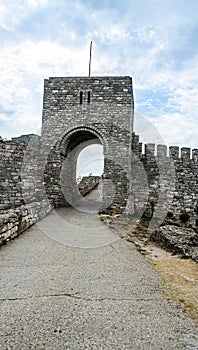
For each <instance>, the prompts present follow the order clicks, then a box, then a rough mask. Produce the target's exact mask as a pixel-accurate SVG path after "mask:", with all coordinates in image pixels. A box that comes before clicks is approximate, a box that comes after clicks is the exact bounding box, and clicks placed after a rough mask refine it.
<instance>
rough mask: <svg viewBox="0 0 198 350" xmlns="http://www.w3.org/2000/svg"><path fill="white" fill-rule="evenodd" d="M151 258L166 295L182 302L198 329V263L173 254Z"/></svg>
mask: <svg viewBox="0 0 198 350" xmlns="http://www.w3.org/2000/svg"><path fill="white" fill-rule="evenodd" d="M149 260H151V261H152V263H153V265H154V267H155V269H156V271H157V272H158V273H159V275H160V277H161V285H162V288H163V289H164V291H165V295H166V296H167V297H168V298H170V299H175V300H177V301H179V302H180V303H181V304H182V306H183V307H184V309H185V310H186V311H187V313H188V315H189V317H190V318H191V319H192V320H193V322H194V324H195V327H196V329H197V330H198V264H197V263H196V262H194V261H192V260H191V259H189V260H186V259H181V258H180V257H179V256H172V255H171V254H170V256H169V257H166V258H165V259H164V258H163V259H162V258H160V256H158V257H157V258H153V257H152V258H151V257H150V258H149Z"/></svg>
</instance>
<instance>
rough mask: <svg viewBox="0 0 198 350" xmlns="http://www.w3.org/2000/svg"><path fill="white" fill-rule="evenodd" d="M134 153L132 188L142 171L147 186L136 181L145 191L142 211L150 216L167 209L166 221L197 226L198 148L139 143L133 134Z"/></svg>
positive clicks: (159, 213)
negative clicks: (145, 177) (144, 174)
mask: <svg viewBox="0 0 198 350" xmlns="http://www.w3.org/2000/svg"><path fill="white" fill-rule="evenodd" d="M144 148H145V149H144ZM133 153H134V156H133V158H134V159H136V166H135V167H136V168H135V171H134V173H135V174H136V175H135V178H136V180H135V179H134V188H135V186H136V182H137V178H140V177H142V176H143V175H142V174H143V173H146V176H147V186H146V185H145V183H143V185H141V182H140V181H139V183H140V184H139V187H140V188H139V192H141V190H142V191H144V190H145V189H146V190H147V192H148V198H147V205H146V207H145V212H144V214H145V215H146V216H148V217H151V216H152V215H153V213H154V212H155V210H156V215H157V217H158V218H159V217H160V215H163V213H165V212H166V216H165V217H164V220H163V221H164V222H166V223H170V224H178V225H183V226H189V227H190V226H193V227H197V226H198V203H197V197H198V196H197V193H198V191H197V190H198V149H193V150H192V151H191V149H190V148H187V147H182V148H181V149H179V147H178V146H170V147H169V148H167V146H166V145H157V146H155V144H147V145H145V146H144V147H142V144H141V143H139V138H138V137H137V135H135V137H134V139H133ZM191 154H192V158H191V157H190V155H191ZM139 163H141V164H142V165H143V170H142V169H140V165H139V169H138V166H137V164H139ZM134 165H135V163H134ZM141 186H142V188H141ZM137 192H138V191H137ZM140 205H141V203H139V206H140ZM142 205H143V203H142Z"/></svg>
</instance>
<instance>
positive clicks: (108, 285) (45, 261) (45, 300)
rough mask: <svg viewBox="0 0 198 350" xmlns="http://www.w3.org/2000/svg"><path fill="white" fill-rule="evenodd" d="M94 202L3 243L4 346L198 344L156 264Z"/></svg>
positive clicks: (74, 348) (0, 309)
mask: <svg viewBox="0 0 198 350" xmlns="http://www.w3.org/2000/svg"><path fill="white" fill-rule="evenodd" d="M91 203H92V204H91V206H89V205H88V206H86V205H85V206H84V208H86V210H84V212H80V211H79V210H74V209H71V208H68V209H67V208H65V209H59V210H57V211H56V212H55V211H53V212H52V213H51V214H50V215H49V216H48V217H46V218H45V219H43V220H42V221H41V222H40V223H39V225H35V226H33V227H31V228H30V229H29V230H27V231H26V232H25V233H24V234H22V235H21V236H20V237H18V238H17V239H16V240H15V241H13V242H10V243H9V244H8V245H7V246H4V247H2V248H1V250H0V266H1V267H0V271H1V281H0V282H1V296H0V318H1V325H0V349H17V350H18V349H19V350H21V349H54V350H59V349H63V350H65V349H70V350H81V349H82V350H84V349H89V350H90V349H91V350H92V349H104V350H108V349H114V350H119V349H120V350H126V349H134V350H138V349H144V350H151V349H152V350H160V349H164V350H165V349H167V350H170V349H171V350H172V349H178V350H182V349H187V350H195V349H198V339H197V338H196V335H195V334H194V332H193V329H192V326H191V323H190V321H189V320H188V319H187V318H186V317H185V314H184V312H183V311H182V309H181V307H180V306H179V305H178V304H177V303H176V302H173V301H168V300H166V299H165V298H164V296H163V292H162V290H161V289H160V286H159V279H158V277H157V275H156V273H155V272H154V270H153V269H152V267H151V265H150V263H149V262H148V261H147V260H146V259H145V258H144V257H143V256H142V255H141V254H140V253H138V252H137V251H136V248H135V246H134V245H133V244H131V243H128V242H126V241H124V240H121V239H119V237H118V236H117V235H116V234H115V233H113V232H112V231H111V230H110V229H108V227H107V226H105V225H104V224H103V223H101V222H100V220H99V219H98V217H97V215H96V214H94V211H93V212H91V211H92V210H91V209H93V207H94V205H93V204H94V203H95V204H96V201H94V200H93V198H92V202H91ZM84 204H85V203H84ZM82 205H83V204H82Z"/></svg>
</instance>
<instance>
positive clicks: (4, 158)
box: [0, 135, 198, 227]
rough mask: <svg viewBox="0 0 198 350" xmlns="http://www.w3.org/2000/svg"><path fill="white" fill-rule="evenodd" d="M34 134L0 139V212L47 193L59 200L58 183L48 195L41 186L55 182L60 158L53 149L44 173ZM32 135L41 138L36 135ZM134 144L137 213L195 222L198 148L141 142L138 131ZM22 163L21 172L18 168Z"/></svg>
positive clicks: (189, 223)
mask: <svg viewBox="0 0 198 350" xmlns="http://www.w3.org/2000/svg"><path fill="white" fill-rule="evenodd" d="M32 138H33V135H25V136H23V137H19V138H15V139H12V140H11V141H3V140H2V139H1V140H0V211H1V214H4V212H5V210H9V209H16V208H18V207H21V206H23V205H28V204H30V203H32V204H34V203H35V202H36V203H40V202H42V201H43V200H44V199H46V200H47V199H48V198H49V200H50V203H51V204H52V205H53V204H54V203H56V206H58V205H59V202H60V203H62V199H60V198H58V197H57V193H58V192H57V193H56V191H55V187H56V186H53V191H54V192H49V193H47V194H46V193H45V189H44V188H43V187H42V186H43V179H45V182H46V181H47V180H46V178H47V179H48V181H52V183H53V184H54V183H55V184H56V183H57V186H58V184H59V179H58V177H57V167H58V173H60V171H59V170H60V169H59V167H60V166H61V162H57V158H56V156H55V159H54V158H53V152H52V154H51V153H50V154H49V157H50V159H49V160H48V163H47V165H46V166H44V167H45V173H44V178H43V175H42V171H43V164H42V157H36V158H35V154H36V155H38V154H37V152H38V148H39V147H38V144H37V147H36V153H35V154H34V152H33V151H32V150H31V149H30V150H28V142H30V140H31V139H32ZM35 138H36V140H37V141H38V140H39V137H37V136H35ZM33 148H34V147H33ZM132 148H133V159H132V190H133V193H132V195H133V199H134V210H135V212H136V213H138V214H139V215H142V214H144V215H145V216H147V217H148V218H151V217H152V216H153V215H155V216H156V217H157V218H159V219H160V218H162V219H163V221H164V222H166V223H171V224H178V225H183V226H189V227H190V226H192V227H194V226H196V227H197V226H198V203H197V186H198V149H193V150H192V151H191V150H190V149H189V148H186V147H183V148H181V150H180V149H179V147H177V146H170V147H169V148H167V146H165V145H157V146H155V145H154V144H147V145H145V146H144V147H143V146H142V144H141V143H140V142H139V137H138V136H137V135H133V147H132ZM41 154H42V149H41ZM168 154H169V155H168ZM24 157H25V158H24ZM24 163H25V171H24V170H23V172H22V169H23V166H24ZM48 167H49V169H48ZM39 172H40V173H39ZM51 177H52V178H51ZM55 180H56V181H55ZM117 181H119V176H118V177H117ZM48 189H50V186H49V187H48ZM164 213H165V214H164ZM163 216H164V217H163ZM12 220H13V218H12V219H11V221H12ZM16 226H17V224H16Z"/></svg>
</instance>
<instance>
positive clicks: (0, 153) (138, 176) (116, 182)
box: [0, 76, 198, 239]
mask: <svg viewBox="0 0 198 350" xmlns="http://www.w3.org/2000/svg"><path fill="white" fill-rule="evenodd" d="M133 120H134V101H133V88H132V79H131V77H128V76H126V77H125V76H124V77H119V76H118V77H89V78H88V77H87V78H83V77H69V78H67V77H63V78H49V79H46V80H45V82H44V96H43V116H42V133H41V136H37V135H24V136H21V137H18V138H13V139H12V140H9V141H4V140H3V139H1V138H0V214H1V215H0V235H3V237H4V238H3V239H6V237H8V236H9V235H10V234H11V235H12V234H14V235H17V234H18V233H20V232H22V231H23V230H24V229H25V228H26V227H28V226H29V225H31V224H33V223H34V222H36V221H37V220H39V219H40V218H41V217H43V216H44V215H46V214H47V213H48V212H49V211H50V210H51V208H53V207H60V206H66V205H67V206H68V205H74V206H75V204H76V201H78V199H79V198H80V193H79V191H78V187H77V183H76V163H77V158H78V155H79V153H80V152H81V150H82V149H83V148H85V147H86V146H88V145H90V144H95V143H96V144H97V143H98V144H101V145H102V146H103V153H104V172H103V176H102V178H103V179H102V181H103V203H102V207H101V211H105V212H108V213H109V212H110V213H111V212H114V213H123V212H124V213H126V214H133V215H135V216H137V217H138V218H140V217H141V216H142V215H144V216H146V217H148V218H149V219H150V221H151V223H152V224H154V225H155V224H156V225H160V224H162V223H163V222H166V223H167V222H168V223H172V224H175V223H176V224H177V225H183V226H188V227H197V226H198V204H197V186H198V150H197V149H194V150H192V151H191V150H190V149H189V148H186V147H183V148H182V149H181V150H179V147H175V146H171V147H169V149H167V147H166V146H165V145H157V146H155V145H154V144H149V145H145V146H144V147H143V145H142V144H141V143H139V137H138V136H137V135H135V133H134V132H133ZM144 148H145V149H144ZM38 208H39V209H38ZM151 226H152V225H151Z"/></svg>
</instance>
